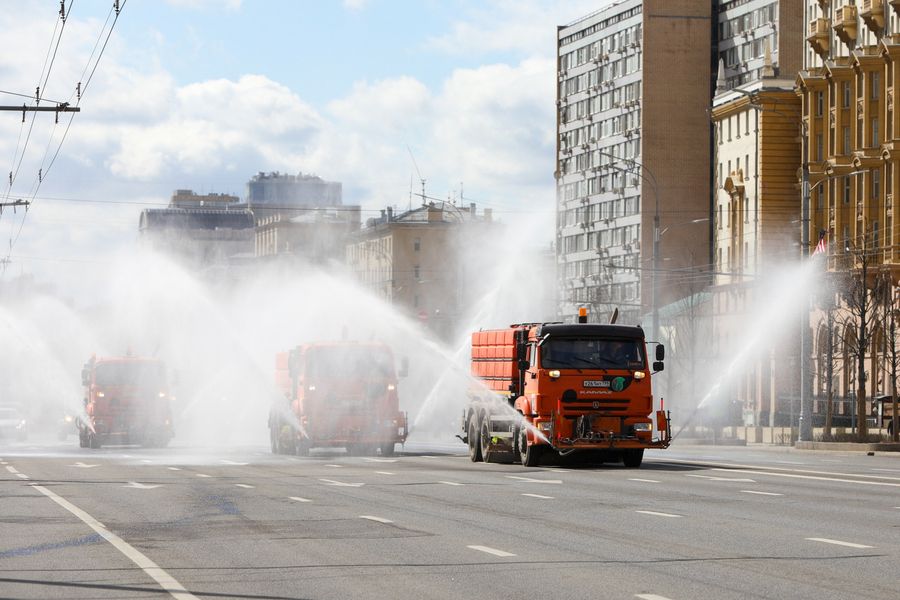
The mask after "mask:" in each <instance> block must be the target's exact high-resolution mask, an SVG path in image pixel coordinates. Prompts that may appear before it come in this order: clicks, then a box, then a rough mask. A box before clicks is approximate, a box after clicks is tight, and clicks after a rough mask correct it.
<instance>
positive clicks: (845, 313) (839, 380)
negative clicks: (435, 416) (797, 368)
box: [797, 0, 900, 424]
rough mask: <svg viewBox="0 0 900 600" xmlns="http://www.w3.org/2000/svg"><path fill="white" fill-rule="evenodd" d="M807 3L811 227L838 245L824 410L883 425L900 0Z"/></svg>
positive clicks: (897, 260)
mask: <svg viewBox="0 0 900 600" xmlns="http://www.w3.org/2000/svg"><path fill="white" fill-rule="evenodd" d="M804 10H805V20H806V23H807V27H808V29H807V36H806V42H807V46H806V49H805V52H804V57H803V70H802V71H801V72H800V75H799V77H798V79H797V91H798V94H799V96H800V98H801V100H802V103H803V126H804V143H805V147H806V157H805V160H806V163H807V164H808V168H809V181H810V189H811V192H810V200H809V209H810V219H809V224H808V228H809V229H808V233H809V236H810V239H811V240H816V239H818V238H819V235H820V234H821V235H823V236H824V239H825V240H826V242H827V245H826V256H827V264H828V271H829V284H828V289H829V290H830V293H829V294H827V295H826V296H827V297H826V298H824V299H821V300H820V302H819V303H818V310H817V311H815V313H814V314H813V319H812V327H813V330H814V335H815V339H814V344H813V348H814V349H815V352H814V355H813V370H814V387H813V391H814V394H815V398H816V405H817V406H816V409H817V411H819V412H824V410H825V408H823V406H822V405H823V404H826V405H831V406H833V407H834V408H833V411H834V414H835V415H836V416H837V417H842V418H843V419H844V421H845V422H846V421H847V420H849V419H856V418H857V417H858V416H863V415H865V416H866V417H867V418H871V419H872V420H873V421H874V417H875V404H876V403H875V401H874V400H875V399H876V398H877V397H879V396H883V395H889V394H890V393H891V385H890V379H891V377H890V373H889V371H890V369H889V365H888V362H889V361H887V360H885V356H886V355H887V353H888V351H889V348H890V346H891V344H892V340H891V336H890V335H889V327H888V320H889V319H886V318H884V317H880V316H879V310H883V309H884V306H882V305H884V304H887V305H888V306H889V305H890V300H887V301H886V302H885V301H884V299H885V298H887V299H891V298H894V296H895V291H896V287H897V280H898V274H900V269H898V265H900V247H898V231H897V224H896V222H895V220H894V218H893V201H894V199H895V198H898V197H900V195H898V194H900V187H898V185H900V184H898V181H897V179H898V177H897V176H898V175H900V171H898V164H900V152H898V151H897V149H895V146H896V145H898V143H900V123H898V119H897V118H896V117H895V114H894V107H895V106H897V105H898V101H900V96H898V94H900V89H898V86H897V85H896V84H895V82H896V81H897V78H898V76H900V71H898V58H900V21H898V16H900V2H897V1H893V0H857V1H855V2H854V1H851V0H833V1H832V2H824V1H813V0H805V2H804ZM890 312H892V311H890V310H889V311H888V313H890ZM860 349H861V350H862V351H860ZM860 356H862V360H860ZM863 422H864V421H863ZM876 424H878V423H876Z"/></svg>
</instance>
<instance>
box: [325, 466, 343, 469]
mask: <svg viewBox="0 0 900 600" xmlns="http://www.w3.org/2000/svg"><path fill="white" fill-rule="evenodd" d="M325 466H326V467H333V468H335V469H343V468H344V465H325Z"/></svg>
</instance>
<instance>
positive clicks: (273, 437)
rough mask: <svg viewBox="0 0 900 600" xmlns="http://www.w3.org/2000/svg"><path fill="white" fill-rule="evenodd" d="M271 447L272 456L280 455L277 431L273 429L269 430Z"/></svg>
mask: <svg viewBox="0 0 900 600" xmlns="http://www.w3.org/2000/svg"><path fill="white" fill-rule="evenodd" d="M269 445H270V446H271V447H272V454H278V453H279V452H278V435H276V433H275V430H274V429H272V428H271V427H270V428H269Z"/></svg>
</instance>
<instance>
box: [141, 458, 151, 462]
mask: <svg viewBox="0 0 900 600" xmlns="http://www.w3.org/2000/svg"><path fill="white" fill-rule="evenodd" d="M141 462H142V463H152V462H153V461H152V460H147V459H146V458H145V459H143V460H141Z"/></svg>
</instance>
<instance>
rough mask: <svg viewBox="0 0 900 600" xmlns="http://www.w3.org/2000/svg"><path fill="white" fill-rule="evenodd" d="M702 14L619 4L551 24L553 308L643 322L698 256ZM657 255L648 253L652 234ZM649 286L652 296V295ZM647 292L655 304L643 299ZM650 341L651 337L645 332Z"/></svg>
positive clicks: (671, 4)
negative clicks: (554, 63)
mask: <svg viewBox="0 0 900 600" xmlns="http://www.w3.org/2000/svg"><path fill="white" fill-rule="evenodd" d="M711 18H712V10H711V3H709V2H696V1H694V0H623V1H621V2H615V3H612V4H610V5H608V6H607V7H605V8H603V9H601V10H598V11H597V12H595V13H592V14H590V15H587V16H585V17H583V18H581V19H579V20H577V21H575V22H573V23H570V24H568V25H565V26H560V27H558V32H557V56H558V72H557V74H558V86H557V117H558V118H557V155H556V178H557V223H556V248H557V273H558V275H557V277H558V290H559V295H560V298H559V301H560V313H561V314H560V316H561V317H562V318H564V319H566V320H572V319H573V318H574V316H575V315H576V314H577V310H578V307H579V306H589V307H591V309H592V310H591V314H592V317H591V318H592V320H599V321H605V320H606V319H607V318H608V317H609V314H610V313H611V312H612V311H613V310H614V309H615V308H618V309H619V310H620V321H621V322H625V323H634V324H636V323H640V322H643V324H644V326H645V327H648V328H649V326H650V321H651V319H652V317H651V314H652V313H653V312H654V311H653V309H654V308H658V307H660V306H663V305H665V304H668V303H671V302H673V301H675V300H677V299H678V298H681V297H683V296H685V295H687V294H689V293H690V292H689V289H688V288H687V287H686V286H684V285H682V283H681V282H680V281H679V280H678V279H677V278H671V277H668V275H669V274H671V273H673V272H676V271H678V270H679V269H681V268H686V267H689V266H690V265H691V262H692V261H697V262H699V263H706V262H708V260H709V248H710V245H709V230H710V227H709V223H708V222H705V223H704V222H697V220H698V219H703V218H706V217H708V214H709V204H710V179H711V178H710V173H709V164H710V160H709V159H710V123H709V116H708V114H707V107H708V104H709V98H710V90H711V72H712V70H713V67H712V59H711V51H712V46H711V32H712V23H711ZM655 240H657V241H658V246H657V249H658V252H656V253H655V252H654V246H655V244H654V241H655ZM654 292H656V293H654ZM654 300H655V301H654ZM651 337H653V336H651Z"/></svg>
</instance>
